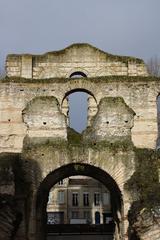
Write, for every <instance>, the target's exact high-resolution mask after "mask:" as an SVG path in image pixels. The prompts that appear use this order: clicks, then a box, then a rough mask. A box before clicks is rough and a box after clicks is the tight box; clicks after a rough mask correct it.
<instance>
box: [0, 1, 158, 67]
mask: <svg viewBox="0 0 160 240" xmlns="http://www.w3.org/2000/svg"><path fill="white" fill-rule="evenodd" d="M75 42H88V43H91V44H93V45H95V46H96V47H98V48H100V49H102V50H105V51H108V52H110V53H113V54H114V53H115V54H121V55H132V56H137V57H141V58H143V59H144V60H147V59H148V58H150V57H152V56H155V55H158V56H160V0H0V61H1V66H2V63H4V58H5V57H6V54H8V53H26V52H30V53H43V52H46V51H52V50H58V49H62V48H64V47H66V46H68V45H70V44H71V43H75Z"/></svg>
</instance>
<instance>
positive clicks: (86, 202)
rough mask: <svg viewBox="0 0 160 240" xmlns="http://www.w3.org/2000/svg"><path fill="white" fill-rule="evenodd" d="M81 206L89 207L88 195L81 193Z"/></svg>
mask: <svg viewBox="0 0 160 240" xmlns="http://www.w3.org/2000/svg"><path fill="white" fill-rule="evenodd" d="M83 206H89V193H86V192H85V193H83Z"/></svg>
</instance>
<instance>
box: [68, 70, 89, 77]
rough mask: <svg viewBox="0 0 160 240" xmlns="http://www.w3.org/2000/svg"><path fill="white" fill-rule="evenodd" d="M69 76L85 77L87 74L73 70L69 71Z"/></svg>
mask: <svg viewBox="0 0 160 240" xmlns="http://www.w3.org/2000/svg"><path fill="white" fill-rule="evenodd" d="M69 77H70V78H75V77H85V78H86V77H87V74H85V73H84V72H82V71H75V72H73V73H71V74H70V76H69Z"/></svg>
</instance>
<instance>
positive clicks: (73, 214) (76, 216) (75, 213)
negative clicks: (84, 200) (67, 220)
mask: <svg viewBox="0 0 160 240" xmlns="http://www.w3.org/2000/svg"><path fill="white" fill-rule="evenodd" d="M78 217H79V212H78V211H73V212H72V219H78Z"/></svg>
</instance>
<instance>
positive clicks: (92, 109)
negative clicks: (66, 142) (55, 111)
mask: <svg viewBox="0 0 160 240" xmlns="http://www.w3.org/2000/svg"><path fill="white" fill-rule="evenodd" d="M76 92H83V93H87V94H88V96H87V98H88V99H87V101H88V109H87V112H88V114H87V126H90V124H91V119H92V117H93V116H94V115H95V114H96V113H97V110H98V108H97V105H98V104H97V99H96V98H95V96H94V94H93V93H92V92H91V91H89V90H87V89H85V88H73V89H72V90H69V91H68V92H66V93H65V95H64V97H63V99H62V102H61V111H62V113H63V114H64V115H65V116H66V117H67V122H68V125H69V117H68V113H69V104H68V96H69V95H71V94H73V93H76Z"/></svg>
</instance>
